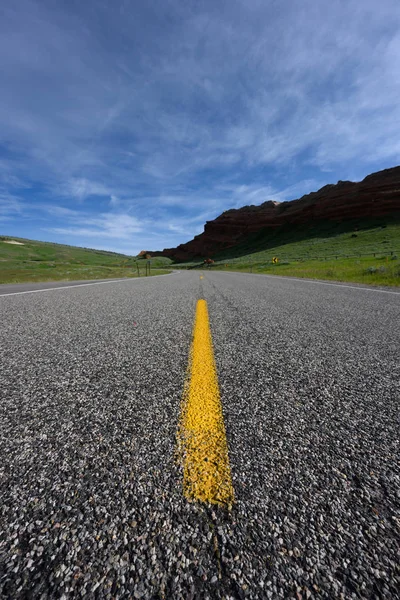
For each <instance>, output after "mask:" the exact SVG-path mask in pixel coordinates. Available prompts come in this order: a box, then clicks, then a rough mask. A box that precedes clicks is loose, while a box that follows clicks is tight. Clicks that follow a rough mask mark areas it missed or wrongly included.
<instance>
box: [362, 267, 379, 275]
mask: <svg viewBox="0 0 400 600" xmlns="http://www.w3.org/2000/svg"><path fill="white" fill-rule="evenodd" d="M377 270H378V269H377V268H376V267H367V268H366V269H365V271H364V273H366V274H367V275H369V274H370V273H376V272H377Z"/></svg>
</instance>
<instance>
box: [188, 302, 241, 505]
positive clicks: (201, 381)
mask: <svg viewBox="0 0 400 600" xmlns="http://www.w3.org/2000/svg"><path fill="white" fill-rule="evenodd" d="M178 448H179V456H180V458H181V460H182V463H183V493H184V495H185V497H186V498H187V499H188V500H190V501H200V502H208V503H211V504H220V505H225V506H231V505H232V504H233V501H234V492H233V486H232V478H231V470H230V466H229V456H228V444H227V441H226V433H225V426H224V418H223V414H222V405H221V400H220V394H219V387H218V378H217V370H216V366H215V360H214V353H213V346H212V339H211V331H210V324H209V319H208V310H207V302H206V301H205V300H198V302H197V307H196V318H195V324H194V331H193V341H192V346H191V349H190V357H189V369H188V378H187V381H186V384H185V388H184V393H183V401H182V411H181V418H180V423H179V429H178Z"/></svg>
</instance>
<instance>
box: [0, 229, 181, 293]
mask: <svg viewBox="0 0 400 600" xmlns="http://www.w3.org/2000/svg"><path fill="white" fill-rule="evenodd" d="M10 241H15V242H19V243H18V244H10V243H9V242H10ZM146 262H147V261H145V260H143V259H137V258H136V257H133V256H126V255H125V254H118V253H115V252H106V251H103V250H92V249H90V248H78V247H75V246H65V245H62V244H54V243H50V242H38V241H34V240H27V239H23V238H16V237H7V236H0V283H19V282H25V281H61V280H63V281H72V280H79V279H108V278H118V277H136V276H137V275H138V274H140V275H144V274H145V270H146ZM150 263H151V268H150V273H151V274H160V273H162V272H168V271H167V270H165V269H166V268H168V266H169V265H170V264H171V260H170V259H169V258H164V257H156V258H153V259H151V260H150Z"/></svg>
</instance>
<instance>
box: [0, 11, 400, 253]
mask: <svg viewBox="0 0 400 600" xmlns="http://www.w3.org/2000/svg"><path fill="white" fill-rule="evenodd" d="M0 89H1V93H0V233H1V234H6V235H13V236H20V237H29V238H33V239H40V240H48V241H56V242H60V243H69V244H73V245H80V246H86V247H93V248H103V249H106V250H115V251H120V252H124V253H128V254H137V253H138V252H139V251H140V250H142V249H151V250H158V249H162V248H164V247H173V246H176V245H177V244H179V243H182V242H185V241H188V240H189V239H191V238H192V237H193V235H196V234H198V233H201V231H202V230H203V225H204V223H205V221H206V220H209V219H213V218H215V217H216V216H217V215H218V214H220V213H221V212H222V211H224V210H226V209H228V208H232V207H240V206H243V205H246V204H260V203H262V202H263V201H265V200H269V199H274V200H280V201H283V200H290V199H293V198H297V197H299V196H301V195H302V194H304V193H307V192H309V191H314V190H316V189H318V188H319V187H321V186H323V185H325V184H326V183H334V182H336V181H337V180H338V179H351V180H360V179H362V178H363V177H365V175H367V174H368V173H371V172H373V171H377V170H380V169H383V168H386V167H391V166H394V165H397V164H399V163H400V160H399V157H400V101H399V98H400V4H399V1H398V0H380V1H379V2H376V0H375V1H371V0H362V1H361V0H330V1H329V2H324V1H323V0H302V1H301V2H299V1H298V0H226V1H225V0H185V1H184V0H160V1H158V0H146V2H141V1H139V0H96V1H94V0H85V2H81V1H80V0H68V1H62V0H38V1H30V0H18V2H15V0H2V2H1V5H0Z"/></svg>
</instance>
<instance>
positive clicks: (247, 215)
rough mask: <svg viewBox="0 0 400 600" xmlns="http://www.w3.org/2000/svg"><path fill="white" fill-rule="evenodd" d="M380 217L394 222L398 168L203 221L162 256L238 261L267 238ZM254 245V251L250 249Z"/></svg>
mask: <svg viewBox="0 0 400 600" xmlns="http://www.w3.org/2000/svg"><path fill="white" fill-rule="evenodd" d="M382 218H386V219H392V220H396V221H400V166H399V167H393V168H391V169H385V170H383V171H379V172H377V173H373V174H371V175H368V176H367V177H366V178H365V179H364V180H363V181H361V182H358V183H353V182H351V181H338V183H337V184H332V185H326V186H324V187H323V188H321V189H320V190H318V191H317V192H311V193H310V194H306V195H305V196H302V198H300V199H298V200H292V201H291V202H282V203H279V202H274V201H271V200H270V201H267V202H264V203H263V204H261V205H260V206H244V207H242V208H239V209H231V210H227V211H225V212H224V213H222V214H221V215H220V216H219V217H217V218H216V219H214V220H213V221H207V223H206V224H205V226H204V232H203V233H202V234H200V235H197V236H196V237H195V238H194V239H193V240H191V241H190V242H187V243H186V244H181V245H180V246H178V247H177V248H167V249H165V250H164V251H163V252H162V254H163V255H164V256H167V257H169V258H171V259H172V260H174V261H178V262H179V261H180V262H182V261H188V260H192V259H196V258H201V257H203V258H204V257H218V256H224V255H227V254H229V256H235V255H236V256H240V255H242V254H243V253H246V254H249V253H250V252H252V251H256V250H261V249H263V248H264V247H265V248H266V247H268V246H270V245H271V244H270V242H271V240H272V239H274V241H275V242H276V243H279V237H280V236H281V234H282V235H287V234H288V232H292V231H294V230H295V231H297V233H301V234H302V235H303V236H304V237H305V238H307V236H308V235H312V233H309V232H310V230H312V228H315V227H318V228H321V227H323V228H324V230H325V233H326V234H327V235H329V230H330V229H331V230H332V232H333V231H334V230H335V228H337V226H338V225H340V230H341V231H345V230H346V229H347V230H353V229H354V230H356V229H357V228H358V227H368V226H371V227H373V226H374V223H376V222H377V220H379V221H381V220H382ZM253 246H254V248H253Z"/></svg>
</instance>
